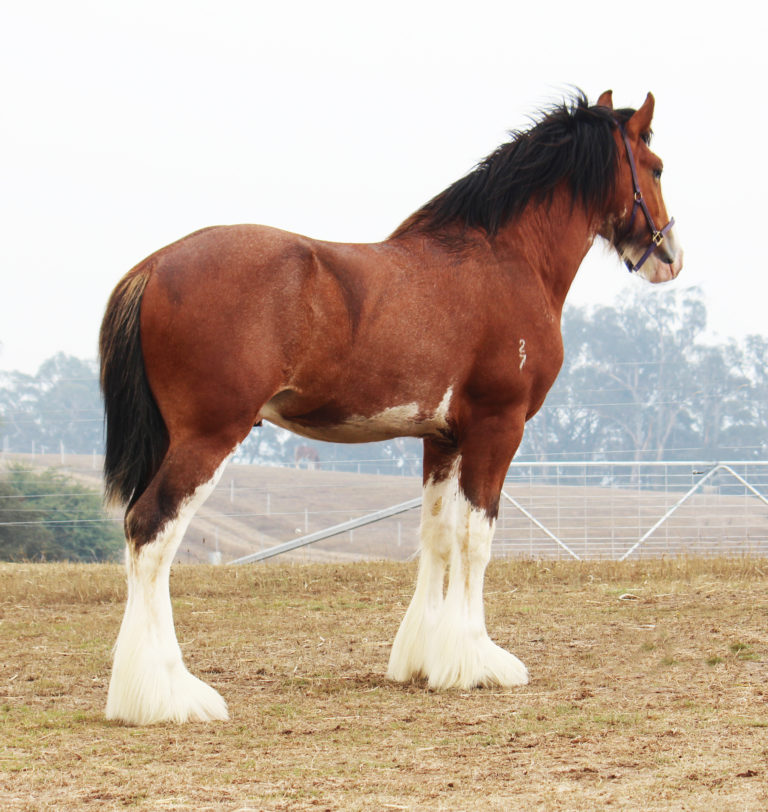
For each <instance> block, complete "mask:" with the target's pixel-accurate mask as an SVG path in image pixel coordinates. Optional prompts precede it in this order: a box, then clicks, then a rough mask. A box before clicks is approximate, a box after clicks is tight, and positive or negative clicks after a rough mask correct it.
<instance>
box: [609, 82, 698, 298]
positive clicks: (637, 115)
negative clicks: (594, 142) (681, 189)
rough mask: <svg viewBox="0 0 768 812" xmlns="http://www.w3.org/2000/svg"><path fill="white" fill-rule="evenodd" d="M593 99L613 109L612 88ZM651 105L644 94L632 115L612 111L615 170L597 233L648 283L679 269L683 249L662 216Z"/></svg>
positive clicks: (664, 210) (671, 275)
mask: <svg viewBox="0 0 768 812" xmlns="http://www.w3.org/2000/svg"><path fill="white" fill-rule="evenodd" d="M597 103H598V105H600V106H602V107H607V108H609V109H611V110H613V100H612V95H611V91H610V90H607V91H606V92H605V93H603V94H602V96H600V98H599V99H598V101H597ZM653 105H654V99H653V95H652V94H651V93H649V94H648V96H647V98H646V100H645V102H644V103H643V106H642V107H641V108H640V109H639V110H637V111H636V112H634V113H632V114H631V115H627V113H626V111H616V122H617V124H618V126H617V128H616V132H615V134H614V135H615V138H616V142H617V145H618V149H619V165H618V174H617V177H616V184H615V191H614V195H613V199H612V200H611V203H610V205H609V214H608V218H607V219H606V222H605V224H604V226H603V229H602V230H601V232H600V233H601V236H603V237H605V238H606V239H607V240H609V241H610V242H611V244H612V245H613V246H614V248H615V249H616V250H617V251H618V253H619V256H621V258H622V259H623V260H624V262H625V263H626V265H627V267H628V268H629V270H630V271H637V272H638V273H639V274H640V275H641V276H643V277H644V278H645V279H647V280H648V281H649V282H666V281H668V280H670V279H674V278H675V277H676V276H677V275H678V274H679V273H680V269H681V268H682V267H683V251H682V249H681V248H680V246H679V244H678V242H677V240H676V238H675V233H674V229H673V226H674V222H675V221H674V219H672V218H670V217H669V216H668V215H667V208H666V206H665V205H664V199H663V197H662V195H661V172H662V168H663V165H662V162H661V159H660V158H659V157H658V155H655V154H654V153H653V152H651V149H650V147H649V144H650V139H651V119H652V118H653ZM622 114H623V115H622Z"/></svg>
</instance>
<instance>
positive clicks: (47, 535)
mask: <svg viewBox="0 0 768 812" xmlns="http://www.w3.org/2000/svg"><path fill="white" fill-rule="evenodd" d="M36 516H37V514H36V513H35V514H31V513H30V512H29V508H28V506H27V505H26V503H25V499H24V495H23V494H22V493H20V492H19V491H17V490H16V489H15V488H14V487H13V486H11V485H10V484H9V483H8V482H3V481H0V561H39V560H41V559H44V558H47V557H48V553H49V552H50V548H51V542H52V541H53V535H52V533H51V531H50V530H49V529H48V528H47V527H45V526H44V525H39V524H36V523H34V522H36Z"/></svg>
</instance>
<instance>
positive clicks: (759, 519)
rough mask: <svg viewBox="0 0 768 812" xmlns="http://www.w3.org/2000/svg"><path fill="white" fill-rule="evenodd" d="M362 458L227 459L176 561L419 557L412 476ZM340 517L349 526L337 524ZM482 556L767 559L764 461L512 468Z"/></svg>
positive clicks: (95, 476) (3, 510)
mask: <svg viewBox="0 0 768 812" xmlns="http://www.w3.org/2000/svg"><path fill="white" fill-rule="evenodd" d="M13 458H14V459H19V455H14V457H13ZM21 461H25V458H23V457H22V458H21ZM26 461H27V462H29V461H30V460H29V459H28V458H27V459H26ZM34 462H35V464H36V465H40V464H42V465H43V466H55V467H56V468H57V469H58V470H61V471H63V472H67V473H69V474H70V475H72V476H73V477H74V478H75V479H76V480H77V481H78V482H80V483H89V484H91V485H92V487H94V488H99V487H100V484H101V483H100V471H99V469H100V463H101V460H100V458H98V459H97V457H96V456H95V455H82V456H77V455H68V456H65V455H62V454H61V453H59V454H53V455H49V456H48V457H45V458H41V457H39V455H38V456H36V457H35V459H34ZM358 462H359V463H360V464H361V470H360V473H358V472H357V464H358ZM363 462H366V461H363V460H360V461H355V463H354V467H353V470H351V471H349V470H347V471H340V470H338V469H337V470H336V471H334V470H328V468H329V467H331V468H332V464H331V465H328V464H326V465H325V466H320V465H317V464H316V463H313V462H311V461H301V462H299V463H297V464H296V465H294V466H282V467H266V466H252V465H230V466H228V468H227V469H226V471H225V473H224V476H223V477H222V480H221V482H220V483H219V485H218V487H217V488H216V490H215V491H214V493H213V494H212V495H211V497H210V498H209V500H208V501H207V502H206V504H205V505H204V506H203V507H202V508H201V509H200V511H199V512H198V514H197V516H196V517H195V519H194V520H193V522H192V524H191V526H190V528H189V530H188V532H187V534H186V536H185V539H184V541H183V542H182V546H181V549H180V551H179V554H178V560H181V561H188V562H190V563H192V562H199V561H216V562H221V563H227V562H229V561H233V560H236V559H238V558H242V557H245V556H252V555H253V554H254V553H259V552H263V551H267V550H269V549H270V548H273V547H275V546H276V545H285V544H288V543H289V542H290V543H292V544H293V545H294V549H292V550H291V551H290V552H289V553H288V554H289V555H290V556H292V557H294V558H296V557H298V558H301V559H303V560H317V561H337V560H350V559H359V558H391V559H408V558H411V557H413V556H414V555H416V554H417V552H418V522H419V510H418V509H417V504H418V503H417V500H418V497H419V496H420V494H421V480H420V477H418V476H415V475H413V474H412V473H411V471H410V470H408V469H404V467H403V466H402V464H400V465H398V463H397V462H396V461H392V460H381V459H379V460H370V461H369V463H370V464H369V466H368V468H369V470H373V471H376V470H378V471H379V474H378V475H376V474H373V473H368V474H367V473H364V466H363V465H362V463H363ZM382 471H386V472H388V473H381V472H382ZM3 476H5V475H4V474H1V473H0V478H2V477H3ZM41 495H42V494H41ZM63 495H64V494H62V496H63ZM20 501H21V502H22V504H21V505H20V504H19V502H20ZM407 502H413V503H414V504H413V505H412V506H411V507H410V508H409V509H405V510H403V511H399V512H396V513H394V514H392V515H386V516H384V517H383V518H381V519H380V520H378V521H372V522H370V523H368V524H365V525H363V524H360V525H355V521H356V520H360V519H363V518H365V517H367V516H369V515H371V514H374V513H376V512H382V513H386V512H387V509H388V508H390V507H392V506H397V505H400V504H404V503H407ZM11 507H12V508H13V510H14V511H15V523H16V524H17V525H18V524H20V523H24V524H25V525H34V524H36V523H40V521H39V519H38V516H37V514H36V513H35V507H34V504H29V503H27V502H25V501H24V500H19V499H18V498H17V497H5V498H0V525H4V524H5V525H6V526H7V525H8V524H10V523H8V522H5V520H4V516H6V515H8V512H9V511H10V509H11ZM20 510H21V511H24V510H29V513H28V515H27V514H25V513H23V512H22V513H20ZM56 521H66V522H69V523H73V522H74V523H77V522H83V523H97V522H103V523H105V524H106V523H108V522H119V521H121V517H120V515H119V513H113V514H112V515H109V516H107V515H105V514H103V513H102V514H98V515H96V514H94V515H88V516H85V515H83V516H81V517H79V518H78V519H77V520H73V519H71V518H67V519H56V518H50V519H48V522H49V523H52V522H56ZM347 523H351V525H352V526H350V527H345V525H346V524H347ZM339 526H341V527H342V528H344V529H342V530H340V531H339V532H336V533H334V534H332V535H329V536H327V537H325V538H323V539H322V540H320V541H317V542H315V543H313V544H312V545H310V546H301V545H296V542H297V541H301V540H302V539H303V538H305V537H307V536H313V535H314V536H317V535H322V533H323V532H324V531H326V530H327V528H329V527H334V528H335V527H339ZM493 553H494V555H495V556H501V557H518V556H525V557H532V558H579V559H591V558H602V559H620V558H624V557H631V558H638V557H644V556H653V557H658V556H678V555H706V556H711V555H726V556H740V555H750V556H765V555H768V462H745V461H736V462H724V463H714V462H657V463H649V462H640V463H634V462H632V463H630V462H606V463H601V462H574V461H568V462H563V461H560V462H541V463H533V462H523V463H513V464H512V466H511V467H510V469H509V472H508V475H507V478H506V481H505V484H504V497H503V499H502V502H501V506H500V513H499V518H498V522H497V527H496V537H495V541H494V547H493Z"/></svg>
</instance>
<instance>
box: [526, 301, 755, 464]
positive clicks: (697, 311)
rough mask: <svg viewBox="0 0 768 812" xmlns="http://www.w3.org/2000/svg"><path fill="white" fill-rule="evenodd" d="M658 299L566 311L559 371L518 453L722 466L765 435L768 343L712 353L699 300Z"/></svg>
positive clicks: (717, 348) (713, 348) (752, 342)
mask: <svg viewBox="0 0 768 812" xmlns="http://www.w3.org/2000/svg"><path fill="white" fill-rule="evenodd" d="M662 293H663V295H657V294H656V293H655V292H654V293H647V292H645V293H643V294H640V293H636V294H635V295H633V296H630V297H628V298H627V299H626V300H625V301H624V302H622V303H620V304H618V305H617V306H615V307H605V306H601V307H596V308H589V309H588V308H570V309H567V310H566V312H565V314H564V318H563V338H564V344H565V360H564V363H563V369H562V371H561V374H560V377H559V379H558V381H557V382H556V384H555V386H554V387H553V388H552V391H551V393H550V395H549V397H548V399H547V401H546V402H545V404H544V407H543V408H542V410H541V413H540V414H539V415H537V416H536V417H535V418H534V419H533V420H532V421H531V423H530V424H529V426H528V429H527V431H526V437H525V440H524V445H523V446H522V448H521V454H529V455H532V456H534V457H537V458H540V459H541V458H545V457H550V458H551V457H556V456H563V455H574V456H580V457H584V456H592V457H596V458H600V457H603V458H608V459H629V460H647V459H657V460H658V459H663V458H667V459H692V458H701V457H702V456H707V457H711V458H717V457H722V456H723V455H725V456H728V455H732V453H733V450H732V449H733V448H735V447H737V446H740V445H746V444H747V443H748V438H749V437H750V436H751V444H752V445H753V446H754V445H755V442H756V437H757V435H759V436H761V437H764V436H765V430H764V428H763V427H764V426H765V425H766V420H765V419H768V414H766V411H768V398H766V395H768V374H766V372H765V370H766V367H765V362H766V361H768V341H765V340H763V341H762V342H761V341H760V340H758V339H757V338H756V337H752V338H751V339H750V341H749V342H748V343H747V350H746V351H745V352H742V350H741V349H740V348H739V346H738V345H736V344H735V343H734V342H730V343H728V344H725V345H719V346H710V345H706V344H704V343H703V341H702V339H703V336H704V331H705V328H706V308H705V306H704V302H703V297H702V295H701V293H700V291H698V290H695V289H694V290H688V291H683V292H679V291H662ZM761 387H763V388H762V389H761ZM760 404H765V406H760Z"/></svg>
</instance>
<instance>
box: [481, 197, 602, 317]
mask: <svg viewBox="0 0 768 812" xmlns="http://www.w3.org/2000/svg"><path fill="white" fill-rule="evenodd" d="M597 228H598V221H597V218H595V217H594V216H591V215H590V214H588V213H587V212H585V211H584V209H583V208H582V207H581V206H579V205H574V204H573V202H572V200H571V199H570V196H566V195H559V194H557V193H556V194H555V196H554V198H553V199H552V201H551V202H547V203H543V204H539V205H530V206H528V207H527V208H526V209H525V211H524V212H523V213H522V214H521V215H520V217H518V218H516V219H515V220H514V221H513V222H511V223H508V224H507V225H506V226H505V227H504V228H502V229H501V230H500V231H499V233H498V234H497V235H496V236H495V237H494V238H493V240H492V242H493V248H494V253H495V254H496V257H497V259H498V260H499V262H500V263H501V264H502V265H504V264H505V263H509V264H510V265H513V266H515V267H516V268H519V266H520V262H521V260H522V261H523V262H524V263H525V264H526V265H527V266H528V267H529V269H530V272H531V273H533V274H534V275H535V276H536V277H537V278H538V279H539V281H540V283H541V285H542V288H543V289H544V290H545V292H546V294H547V296H548V297H549V299H550V301H551V304H552V306H553V308H555V309H556V310H557V312H558V313H559V312H561V311H562V308H563V304H564V303H565V297H566V296H567V294H568V291H569V289H570V287H571V284H572V282H573V280H574V277H575V276H576V272H577V271H578V269H579V266H580V265H581V263H582V261H583V260H584V257H585V256H586V254H587V251H589V249H590V248H591V247H592V243H593V242H594V240H595V236H596V234H597Z"/></svg>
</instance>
